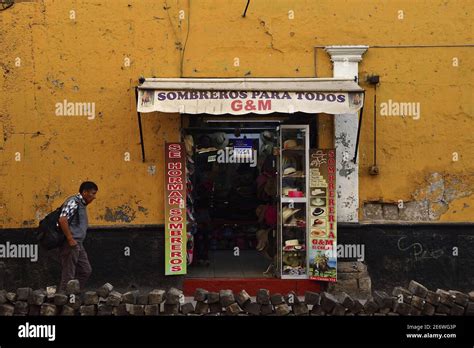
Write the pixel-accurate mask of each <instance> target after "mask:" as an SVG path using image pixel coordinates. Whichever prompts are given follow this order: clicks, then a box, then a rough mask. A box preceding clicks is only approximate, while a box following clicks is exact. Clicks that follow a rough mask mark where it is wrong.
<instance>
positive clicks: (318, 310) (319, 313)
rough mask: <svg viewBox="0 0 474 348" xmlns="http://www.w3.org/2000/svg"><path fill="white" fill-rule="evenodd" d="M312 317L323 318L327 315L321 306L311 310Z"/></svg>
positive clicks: (315, 306)
mask: <svg viewBox="0 0 474 348" xmlns="http://www.w3.org/2000/svg"><path fill="white" fill-rule="evenodd" d="M311 315H315V316H323V315H325V312H324V311H323V308H322V307H321V306H320V305H313V308H312V309H311Z"/></svg>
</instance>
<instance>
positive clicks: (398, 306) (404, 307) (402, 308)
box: [393, 302, 411, 315]
mask: <svg viewBox="0 0 474 348" xmlns="http://www.w3.org/2000/svg"><path fill="white" fill-rule="evenodd" d="M393 310H394V312H396V313H398V314H400V315H410V312H411V306H410V305H409V304H406V303H405V302H396V303H395V306H394V309H393Z"/></svg>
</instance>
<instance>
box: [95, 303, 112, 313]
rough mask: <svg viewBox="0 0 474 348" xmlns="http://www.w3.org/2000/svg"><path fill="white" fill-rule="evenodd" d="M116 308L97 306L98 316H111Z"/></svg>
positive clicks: (103, 305) (104, 305) (105, 305)
mask: <svg viewBox="0 0 474 348" xmlns="http://www.w3.org/2000/svg"><path fill="white" fill-rule="evenodd" d="M113 309H114V307H112V306H110V305H107V304H100V305H98V306H97V316H111V315H112V314H113Z"/></svg>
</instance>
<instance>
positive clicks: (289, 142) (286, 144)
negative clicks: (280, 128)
mask: <svg viewBox="0 0 474 348" xmlns="http://www.w3.org/2000/svg"><path fill="white" fill-rule="evenodd" d="M297 146H298V143H297V142H296V140H294V139H288V140H285V142H284V143H283V148H284V149H293V148H295V147H297Z"/></svg>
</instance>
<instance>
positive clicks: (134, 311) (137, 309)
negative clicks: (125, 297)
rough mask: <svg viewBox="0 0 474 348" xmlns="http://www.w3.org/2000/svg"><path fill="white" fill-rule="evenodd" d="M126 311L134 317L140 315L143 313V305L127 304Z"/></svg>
mask: <svg viewBox="0 0 474 348" xmlns="http://www.w3.org/2000/svg"><path fill="white" fill-rule="evenodd" d="M128 313H129V314H130V315H132V316H135V317H141V316H143V315H145V305H139V304H129V306H128Z"/></svg>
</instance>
